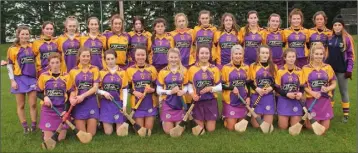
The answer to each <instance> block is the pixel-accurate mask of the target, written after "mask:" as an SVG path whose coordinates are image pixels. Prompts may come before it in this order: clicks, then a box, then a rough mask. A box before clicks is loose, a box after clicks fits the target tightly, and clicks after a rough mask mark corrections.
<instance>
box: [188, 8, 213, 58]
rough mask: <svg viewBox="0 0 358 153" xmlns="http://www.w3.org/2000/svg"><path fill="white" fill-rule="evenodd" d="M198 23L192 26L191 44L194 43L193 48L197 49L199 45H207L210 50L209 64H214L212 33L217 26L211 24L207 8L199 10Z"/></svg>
mask: <svg viewBox="0 0 358 153" xmlns="http://www.w3.org/2000/svg"><path fill="white" fill-rule="evenodd" d="M198 18H199V21H198V23H199V25H197V26H195V27H194V32H193V33H192V34H193V37H192V38H193V39H194V40H193V45H194V47H195V48H194V50H195V51H197V49H196V48H197V47H198V46H199V45H207V46H209V50H210V51H211V53H210V59H209V61H210V63H211V64H215V60H216V59H217V55H216V49H215V45H214V42H213V40H214V34H215V31H216V30H217V28H216V27H215V26H213V25H212V24H210V20H211V17H210V12H209V11H207V10H201V11H200V12H199V17H198ZM197 54H198V53H195V55H197ZM195 59H196V62H197V60H198V57H195Z"/></svg>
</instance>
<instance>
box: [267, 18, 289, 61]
mask: <svg viewBox="0 0 358 153" xmlns="http://www.w3.org/2000/svg"><path fill="white" fill-rule="evenodd" d="M267 24H268V25H267V28H266V29H264V30H263V31H262V44H265V45H268V46H269V47H270V49H271V51H272V61H273V62H274V63H275V64H276V65H277V66H278V67H281V66H282V65H283V64H284V61H283V60H282V53H283V49H282V48H283V47H284V45H285V43H284V42H283V38H284V36H283V30H281V29H280V24H281V17H280V15H278V14H276V13H272V14H271V15H270V17H269V19H268V23H267Z"/></svg>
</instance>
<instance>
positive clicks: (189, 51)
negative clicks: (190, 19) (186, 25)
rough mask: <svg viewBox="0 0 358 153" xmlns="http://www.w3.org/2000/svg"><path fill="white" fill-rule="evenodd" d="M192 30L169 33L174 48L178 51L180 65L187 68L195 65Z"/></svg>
mask: <svg viewBox="0 0 358 153" xmlns="http://www.w3.org/2000/svg"><path fill="white" fill-rule="evenodd" d="M193 32H194V31H193V29H185V30H179V29H177V30H174V31H172V32H170V35H172V37H173V39H174V47H175V48H178V49H179V50H180V55H181V63H182V64H183V65H184V66H185V67H188V66H189V65H192V64H194V63H195V50H194V48H193V40H194V39H193V37H192V35H193Z"/></svg>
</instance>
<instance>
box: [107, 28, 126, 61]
mask: <svg viewBox="0 0 358 153" xmlns="http://www.w3.org/2000/svg"><path fill="white" fill-rule="evenodd" d="M103 35H104V36H106V38H107V43H106V47H107V49H113V50H115V51H116V53H117V60H116V64H119V65H126V64H128V60H127V52H128V48H129V42H130V36H129V35H128V34H127V33H121V34H115V33H113V32H112V31H107V32H105V33H103Z"/></svg>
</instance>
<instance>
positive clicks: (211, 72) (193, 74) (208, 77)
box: [188, 63, 221, 101]
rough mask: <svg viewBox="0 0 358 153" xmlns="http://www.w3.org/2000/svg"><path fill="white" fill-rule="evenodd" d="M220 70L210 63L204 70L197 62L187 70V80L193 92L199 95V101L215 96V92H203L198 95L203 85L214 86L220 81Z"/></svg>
mask: <svg viewBox="0 0 358 153" xmlns="http://www.w3.org/2000/svg"><path fill="white" fill-rule="evenodd" d="M220 77H221V76H220V70H219V68H217V67H216V66H215V65H212V64H210V65H209V66H208V68H207V69H206V70H205V71H204V70H203V69H202V68H201V66H200V65H199V63H196V64H194V65H193V66H191V67H190V68H189V70H188V81H189V83H191V84H192V85H193V89H194V92H195V93H196V94H197V95H198V96H200V99H199V101H205V100H211V99H214V98H217V94H216V93H211V92H209V93H205V94H204V95H200V91H201V90H202V89H204V88H205V87H209V86H216V85H218V84H220V83H221V78H220Z"/></svg>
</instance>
